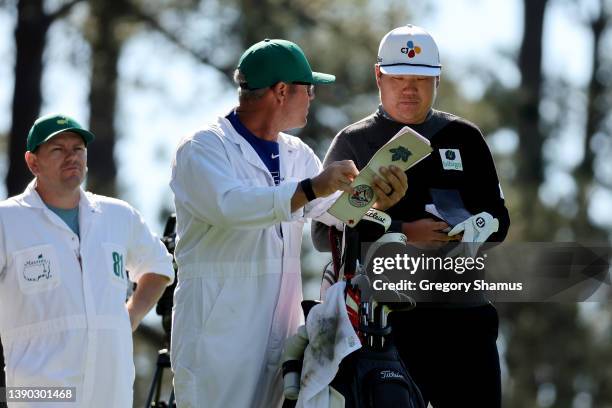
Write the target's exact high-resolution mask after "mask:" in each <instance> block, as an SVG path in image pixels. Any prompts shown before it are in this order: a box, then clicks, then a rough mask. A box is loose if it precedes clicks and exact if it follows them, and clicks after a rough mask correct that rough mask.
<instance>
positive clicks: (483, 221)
mask: <svg viewBox="0 0 612 408" xmlns="http://www.w3.org/2000/svg"><path fill="white" fill-rule="evenodd" d="M497 230H499V221H498V220H497V218H493V216H492V215H491V214H489V213H488V212H484V211H483V212H481V213H479V214H476V215H473V216H471V217H470V218H468V219H467V220H465V221H463V222H462V223H459V224H457V225H455V227H454V228H453V229H452V230H450V231H449V232H448V236H449V237H452V236H453V235H457V234H459V233H460V232H463V239H461V242H468V243H470V244H469V245H463V246H464V247H466V248H467V250H466V252H467V255H469V256H470V257H472V258H473V257H475V256H476V254H477V253H478V248H480V245H482V243H483V242H485V241H486V240H487V239H488V238H489V237H490V236H491V234H493V233H494V232H497ZM460 247H461V245H460V246H458V247H457V248H456V249H455V250H453V251H451V252H450V253H449V254H448V256H454V255H456V252H457V250H459V248H460Z"/></svg>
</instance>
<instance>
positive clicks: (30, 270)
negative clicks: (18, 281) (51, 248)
mask: <svg viewBox="0 0 612 408" xmlns="http://www.w3.org/2000/svg"><path fill="white" fill-rule="evenodd" d="M52 277H53V275H52V272H51V261H49V259H47V258H45V257H44V255H43V254H40V255H38V257H37V258H36V259H33V260H28V261H26V262H25V264H24V265H23V278H24V279H25V280H26V281H28V282H38V281H40V280H50V279H51V278H52Z"/></svg>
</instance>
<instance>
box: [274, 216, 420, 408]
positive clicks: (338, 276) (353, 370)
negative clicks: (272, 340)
mask: <svg viewBox="0 0 612 408" xmlns="http://www.w3.org/2000/svg"><path fill="white" fill-rule="evenodd" d="M389 224H390V218H389V217H388V216H387V215H386V214H384V213H382V212H380V211H376V210H370V211H369V212H368V214H367V215H366V217H364V219H363V220H362V221H361V222H360V223H359V224H357V226H356V227H355V228H348V227H345V230H344V232H343V233H342V232H339V231H337V230H336V229H335V228H333V227H332V228H330V236H329V237H330V243H331V245H332V262H331V263H330V265H329V267H328V268H326V271H325V272H324V274H323V279H322V285H321V288H322V289H321V298H322V299H324V298H325V288H327V287H330V286H331V285H333V284H334V283H336V282H338V281H340V280H344V281H345V282H346V286H345V292H344V295H345V303H346V313H347V315H348V318H349V321H350V322H351V325H352V326H353V329H354V330H355V333H357V335H358V337H359V340H360V341H361V348H359V349H358V350H356V351H354V352H352V353H351V354H349V355H348V356H346V357H345V358H344V359H343V360H342V361H341V362H340V366H339V369H338V372H337V373H336V376H335V378H334V379H333V380H332V382H331V383H330V387H329V389H330V405H329V407H330V408H331V407H334V408H335V407H343V408H386V407H398V408H403V407H405V408H425V404H424V402H423V398H422V396H421V392H420V390H419V389H418V387H417V386H416V384H415V383H414V381H413V380H412V378H411V377H410V375H409V373H408V370H407V369H406V367H405V366H404V363H403V362H402V361H401V359H400V357H399V353H398V351H397V349H396V347H395V345H394V344H393V341H392V340H391V327H390V326H389V324H388V322H387V317H388V315H389V314H390V313H392V312H393V311H399V310H409V309H411V308H413V307H414V302H413V301H411V299H410V298H408V297H407V296H405V295H403V294H400V293H397V296H396V299H395V301H385V302H377V301H376V300H375V297H374V296H373V289H372V286H371V283H370V280H369V278H368V276H367V275H366V274H365V271H364V269H363V267H362V266H361V265H365V264H366V263H367V260H365V259H362V258H365V254H364V256H362V252H363V251H362V243H367V242H374V241H377V240H379V238H381V237H382V236H383V235H384V234H385V232H386V230H387V228H388V227H389ZM394 235H401V234H394ZM401 236H402V237H403V238H404V243H405V237H404V236H403V235H401ZM312 305H313V304H312V302H304V303H303V307H304V314H305V315H306V319H308V312H309V311H310V309H311V307H312ZM299 336H300V335H299V334H298V338H299V341H298V343H299V344H300V345H301V344H303V345H304V346H303V347H304V348H305V347H306V344H307V342H308V339H307V334H306V333H305V330H304V331H303V334H301V337H299ZM295 344H296V342H295V341H294V342H293V346H295ZM298 348H299V347H298ZM296 356H297V358H302V356H303V351H302V354H301V355H299V353H297V354H296V353H293V357H296ZM299 370H301V364H300V363H297V361H296V360H295V359H294V360H290V359H286V361H285V362H284V363H283V376H284V377H285V391H286V392H285V395H286V397H287V399H294V400H295V399H297V398H298V394H297V392H296V391H297V390H299V382H298V384H297V385H296V383H295V381H296V377H295V375H296V373H295V372H294V373H290V372H291V371H298V372H299ZM291 375H293V380H292V381H293V384H292V385H290V386H288V383H289V382H291V380H289V378H291V377H290V376H291ZM298 378H299V376H298ZM288 390H291V391H290V392H287V391H288ZM284 406H285V407H289V406H292V405H291V404H288V403H287V402H286V403H285V405H284Z"/></svg>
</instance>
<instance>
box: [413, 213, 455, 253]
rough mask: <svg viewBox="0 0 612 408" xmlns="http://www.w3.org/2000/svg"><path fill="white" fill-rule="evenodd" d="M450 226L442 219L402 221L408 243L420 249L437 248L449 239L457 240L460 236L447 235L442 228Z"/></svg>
mask: <svg viewBox="0 0 612 408" xmlns="http://www.w3.org/2000/svg"><path fill="white" fill-rule="evenodd" d="M448 228H450V226H449V225H448V224H447V223H445V222H444V221H436V220H433V219H431V218H423V219H421V220H417V221H412V222H404V223H402V232H403V233H404V235H406V237H407V238H408V243H410V244H411V245H414V246H416V247H417V248H420V249H438V248H440V247H442V246H444V245H445V244H446V243H448V242H449V241H458V240H460V239H461V237H460V236H448V235H447V234H446V232H444V230H448Z"/></svg>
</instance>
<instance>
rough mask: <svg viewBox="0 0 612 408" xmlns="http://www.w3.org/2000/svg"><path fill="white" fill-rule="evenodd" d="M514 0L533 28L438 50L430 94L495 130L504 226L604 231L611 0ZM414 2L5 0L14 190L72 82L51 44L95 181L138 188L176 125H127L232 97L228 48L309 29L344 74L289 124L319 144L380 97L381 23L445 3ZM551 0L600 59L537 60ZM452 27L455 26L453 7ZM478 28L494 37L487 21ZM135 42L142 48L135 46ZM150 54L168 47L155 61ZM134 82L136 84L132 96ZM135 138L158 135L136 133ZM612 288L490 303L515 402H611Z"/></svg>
mask: <svg viewBox="0 0 612 408" xmlns="http://www.w3.org/2000/svg"><path fill="white" fill-rule="evenodd" d="M515 1H517V2H519V3H520V7H521V13H522V14H521V21H520V22H517V24H521V25H522V30H523V35H522V40H521V41H520V43H517V44H516V47H515V48H514V49H511V50H508V49H506V50H498V52H497V54H496V56H495V58H491V59H489V60H488V61H487V64H484V65H483V64H476V63H475V64H474V65H473V66H469V67H468V71H466V72H459V73H455V75H446V72H448V71H447V69H448V70H450V71H451V72H452V65H453V61H449V60H448V59H447V58H445V55H444V54H443V55H442V59H443V62H444V64H445V71H444V72H445V74H444V75H443V77H442V84H441V87H440V92H439V95H438V100H437V103H436V107H437V108H438V109H441V110H446V111H449V112H452V113H455V114H457V115H459V116H463V117H465V118H466V119H468V120H470V121H472V122H474V123H476V124H478V125H479V126H480V127H481V129H482V130H483V132H484V134H485V135H486V136H487V138H488V141H489V144H490V146H491V148H492V151H493V153H494V155H495V159H496V164H497V168H498V172H499V175H500V179H501V182H502V186H503V188H504V193H505V196H506V202H507V205H508V207H509V210H510V213H511V219H512V226H511V229H510V234H509V236H508V240H509V241H515V242H516V241H578V242H597V243H603V244H605V245H609V240H610V232H611V224H610V220H611V219H612V218H611V217H607V218H606V217H602V216H601V214H604V215H605V214H607V213H610V212H611V210H612V165H611V164H610V163H611V162H610V160H609V157H610V153H611V151H612V143H611V142H612V141H611V136H610V135H611V127H612V115H611V109H610V106H611V105H612V104H611V102H612V93H611V89H612V57H611V55H612V54H611V53H610V52H609V50H610V49H612V48H610V44H611V41H612V35H611V30H610V18H611V13H612V4H611V3H612V2H610V1H609V0H515ZM410 3H415V4H414V5H413V4H411V6H410V7H407V2H406V1H397V0H334V1H332V2H329V1H323V0H225V1H220V0H147V1H145V0H113V1H105V0H46V1H44V0H0V11H1V12H2V13H4V15H5V16H8V17H7V18H8V19H9V20H12V21H13V27H14V30H13V37H12V38H5V39H4V41H6V42H10V43H11V44H12V45H11V47H10V49H11V50H12V55H11V57H10V58H4V62H3V64H4V63H9V62H10V61H12V62H13V66H12V68H11V71H12V79H13V82H12V84H13V88H12V99H11V101H12V105H11V107H10V113H9V112H7V113H6V116H7V117H8V118H10V126H9V129H8V130H7V131H6V132H5V133H4V134H0V150H1V151H2V152H3V154H4V157H5V158H4V159H3V160H2V162H3V163H4V168H5V169H6V176H5V181H6V195H7V196H10V195H14V194H17V193H19V192H21V191H22V190H23V188H24V187H25V185H26V184H27V182H28V181H29V180H30V174H29V173H28V172H27V169H26V167H25V164H24V160H23V148H24V139H25V135H26V134H27V131H28V129H29V127H30V126H31V124H32V122H33V121H34V120H35V118H36V117H38V116H39V114H41V113H44V112H43V111H44V110H45V107H47V106H53V103H52V101H49V100H46V99H51V98H63V97H66V96H65V95H64V94H63V93H62V92H61V89H62V87H64V86H65V84H61V83H53V84H52V87H51V88H53V89H52V90H48V89H47V90H45V87H44V86H43V84H44V82H45V81H44V79H45V75H51V74H49V73H48V71H49V70H50V68H49V66H51V64H54V63H57V61H58V60H61V61H63V63H64V64H66V66H69V67H70V69H74V70H76V71H78V72H80V73H81V74H80V77H79V76H78V75H77V76H76V77H75V79H74V80H75V81H76V83H78V84H79V86H80V87H81V88H82V90H81V91H80V94H79V93H77V95H84V96H83V97H82V98H81V99H82V103H81V105H83V106H82V107H81V109H82V111H81V114H82V116H84V117H88V118H89V123H88V125H89V126H90V128H91V130H92V131H93V132H94V133H95V134H96V135H97V139H96V142H95V145H92V148H91V149H90V152H89V176H88V181H87V187H88V189H89V190H91V191H93V192H95V193H99V194H107V195H115V196H119V197H123V198H126V199H128V200H129V201H131V199H132V198H133V197H134V196H133V193H131V190H133V189H132V188H131V186H130V182H127V181H125V179H127V177H126V176H125V174H126V172H125V171H124V172H123V173H122V170H121V168H122V166H128V164H126V163H128V162H133V161H136V162H139V161H140V162H149V161H155V162H156V163H157V164H156V166H157V167H159V169H160V170H159V171H158V172H157V173H155V174H147V173H140V174H135V175H134V174H131V177H132V178H136V179H138V180H140V181H141V182H143V181H144V180H145V179H147V178H150V179H153V181H152V182H153V183H157V184H159V185H165V183H166V182H167V179H168V177H169V175H168V173H169V165H170V158H171V155H172V151H173V148H174V146H175V142H176V141H177V140H178V139H177V137H178V136H180V135H177V134H173V135H172V138H168V139H160V138H157V139H153V138H152V139H147V135H144V136H141V135H138V134H135V132H133V131H132V130H133V129H134V128H133V126H132V125H131V123H132V122H134V121H145V122H147V121H150V122H151V126H155V123H156V122H155V121H156V117H158V116H159V115H168V116H172V117H173V118H174V120H175V121H176V122H182V119H181V117H182V116H181V115H184V114H185V112H187V111H188V110H194V111H200V110H206V109H208V110H211V106H219V105H227V101H228V98H235V96H234V90H233V87H234V85H233V84H232V82H231V74H232V72H233V70H234V68H235V64H236V61H237V60H238V58H239V56H240V54H241V53H242V51H243V50H244V49H245V48H247V47H248V46H249V45H251V44H252V43H254V42H257V41H260V40H262V39H263V38H286V39H289V40H292V41H295V42H297V43H299V44H300V45H301V46H302V48H303V49H304V50H305V52H306V54H307V55H308V56H309V59H310V62H311V65H312V66H313V67H314V68H315V69H316V70H318V71H323V72H331V73H334V74H335V75H336V76H337V78H338V79H337V82H336V84H335V85H333V86H328V87H319V88H317V98H316V101H315V102H314V103H313V104H312V105H311V113H310V116H309V122H308V125H307V126H306V128H304V129H302V130H299V131H297V134H299V136H300V137H301V138H302V139H304V140H305V141H306V142H307V143H308V144H309V145H311V146H312V147H313V148H314V149H315V151H316V152H317V153H318V154H319V156H320V157H321V158H322V157H323V156H324V154H325V151H326V149H327V147H328V146H329V142H330V140H331V138H332V137H333V135H334V134H335V133H337V132H338V131H339V130H340V129H341V128H343V127H344V126H346V125H348V124H349V123H352V122H354V121H356V120H358V119H360V118H362V117H363V116H365V115H367V114H369V113H371V112H372V111H373V110H374V109H375V108H376V106H377V103H378V93H377V89H376V84H375V81H374V74H373V65H374V63H375V60H376V53H377V48H378V43H379V41H380V39H381V38H382V36H383V35H384V34H385V33H386V32H387V31H389V30H390V29H391V28H394V27H396V26H399V25H402V24H405V23H407V22H413V23H415V24H419V21H420V20H421V19H423V18H424V17H425V16H427V15H428V13H435V12H436V7H435V4H434V3H436V2H433V1H420V2H410ZM552 6H556V7H560V6H562V7H563V10H565V12H566V13H568V14H570V15H571V20H572V21H573V24H575V25H578V26H580V27H581V28H582V29H583V30H586V31H587V32H588V33H589V37H590V38H591V44H590V45H589V46H590V47H592V53H591V56H590V58H591V60H590V66H591V67H592V69H591V72H590V73H589V75H588V78H589V79H588V81H587V83H586V84H583V85H577V84H576V83H573V82H571V81H567V80H566V79H564V78H560V77H557V76H555V75H546V73H545V70H544V69H543V54H544V52H543V51H545V50H546V47H547V45H548V43H547V42H546V41H544V36H543V31H544V27H545V24H547V23H548V20H547V19H546V16H547V10H549V9H550V8H551V7H552ZM474 12H476V13H477V12H478V11H474ZM54 29H56V30H57V31H56V33H55V34H54V35H53V36H51V34H50V33H51V31H52V30H54ZM448 29H449V30H460V29H461V24H460V22H458V23H457V26H453V27H449V28H448ZM434 34H435V33H434ZM51 37H52V38H53V41H51V40H50V38H51ZM58 41H60V42H61V44H59V45H58V43H57V42H58ZM470 41H471V42H473V43H476V44H478V43H483V42H486V41H487V33H486V32H482V35H481V37H480V38H473V39H471V40H470ZM137 43H138V44H140V45H141V49H144V50H145V51H137V50H136V46H135V44H137ZM51 46H53V47H51ZM51 48H52V49H53V50H55V51H53V52H51V51H49V50H50V49H51ZM58 49H60V50H61V52H60V51H57V50H58ZM154 54H159V55H163V56H164V59H163V62H162V63H161V64H160V62H159V60H157V61H156V60H155V58H153V56H154ZM568 58H571V50H568ZM185 60H189V61H190V62H191V63H192V64H197V66H198V67H199V68H198V69H200V71H198V72H199V75H197V76H193V77H191V76H189V77H187V78H185V76H184V75H183V74H182V73H183V71H181V70H180V69H179V68H177V66H179V62H180V61H185ZM502 68H503V69H502ZM508 70H509V71H510V72H515V73H516V75H517V77H518V78H519V80H518V82H517V83H513V82H512V81H507V80H504V78H503V74H500V72H509V71H508ZM500 75H501V76H500ZM79 78H80V79H79ZM464 78H469V79H470V80H469V81H465V80H464ZM474 81H476V82H474ZM9 83H10V82H9ZM4 86H8V85H6V84H5V85H4ZM468 88H475V89H477V90H478V91H477V92H474V89H471V92H470V91H469V89H468ZM7 91H8V90H7ZM130 92H132V94H133V93H134V92H140V94H139V95H140V96H139V97H137V98H135V97H132V98H130V97H128V95H131V94H130ZM68 95H70V94H68ZM151 104H156V105H155V106H156V107H155V108H151V106H150V105H151ZM230 106H231V105H230ZM134 112H136V114H135V113H134ZM66 113H71V112H66ZM185 127H186V126H185ZM181 129H182V130H183V129H184V128H181ZM168 130H169V131H170V132H173V131H174V130H175V129H173V128H172V129H165V131H168ZM136 133H138V132H136ZM138 137H140V139H138V140H139V142H138V143H139V144H136V146H138V147H139V148H138V149H131V150H130V149H127V150H129V151H128V152H127V153H126V152H125V150H126V149H121V148H120V146H123V147H125V146H130V145H129V143H130V142H129V141H130V140H131V139H134V140H135V139H136V138H138ZM143 140H144V141H145V142H144V144H149V143H150V144H151V145H152V146H153V147H152V150H146V149H145V148H144V146H143V142H142V141H143ZM169 141H171V143H170V142H169ZM568 145H571V146H574V147H573V148H572V152H573V155H570V156H571V157H572V158H573V159H572V160H569V159H567V158H566V156H565V155H564V154H563V153H562V152H563V151H564V149H567V146H568ZM141 147H142V150H141V149H140V148H141ZM157 176H159V177H157ZM132 183H139V182H138V181H137V182H133V181H132ZM132 186H133V184H132ZM159 191H160V193H159V194H153V193H154V192H155V190H153V191H152V192H151V194H150V195H149V196H148V197H147V201H152V202H153V203H154V204H153V205H154V207H155V209H156V212H157V214H158V216H157V219H156V220H155V222H153V225H157V226H159V225H160V224H161V223H162V220H164V219H165V217H166V216H167V214H168V213H169V212H171V211H172V207H171V203H172V197H171V195H170V193H169V190H168V189H167V187H164V188H162V189H161V190H159ZM158 196H159V197H158ZM135 201H137V202H134V204H138V202H139V201H138V200H135ZM137 206H138V205H137ZM156 223H157V224H156ZM308 235H309V234H308V231H306V232H305V236H304V237H305V240H304V248H303V266H304V278H305V281H306V282H305V288H311V290H310V291H308V290H307V296H313V294H315V293H317V290H316V287H317V285H318V280H319V279H320V269H319V268H320V267H321V265H323V264H324V263H325V261H326V258H327V255H325V254H319V253H318V252H316V251H314V250H313V249H312V245H311V243H310V241H309V236H308ZM312 288H314V289H312ZM604 289H605V290H604V292H605V293H603V295H602V296H601V298H600V301H598V302H590V303H584V304H551V303H549V304H527V303H526V304H498V305H497V307H498V310H499V312H500V318H501V325H500V328H501V330H500V339H499V345H500V351H501V357H502V375H503V382H504V383H503V389H504V406H505V407H509V408H514V407H516V408H525V407H559V408H561V407H572V408H578V407H585V408H587V407H597V408H603V407H612V368H611V364H610V362H612V341H611V340H612V326H611V325H610V313H611V312H612V308H611V307H610V304H609V292H608V291H607V288H604ZM0 335H1V334H0ZM449 341H452V339H449ZM162 343H163V336H162V334H161V328H160V325H159V323H158V321H157V320H155V319H149V320H148V321H147V323H146V324H144V325H143V327H142V328H141V329H139V331H138V332H137V333H136V334H135V352H136V355H135V363H136V371H137V376H138V378H137V381H136V384H135V405H136V406H142V404H143V400H144V396H145V394H146V390H147V387H148V384H149V383H150V380H151V377H152V370H153V367H154V362H155V359H156V350H157V349H158V348H160V347H161V346H162ZM111 358H112V357H111Z"/></svg>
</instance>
